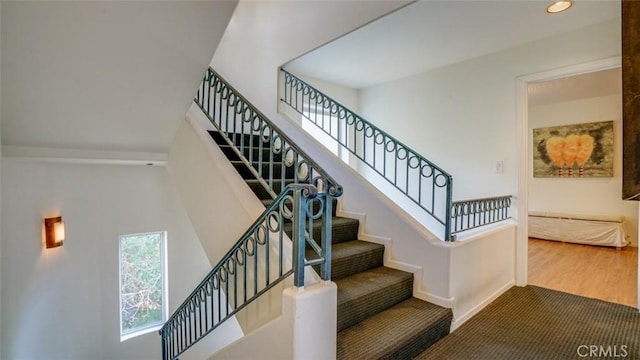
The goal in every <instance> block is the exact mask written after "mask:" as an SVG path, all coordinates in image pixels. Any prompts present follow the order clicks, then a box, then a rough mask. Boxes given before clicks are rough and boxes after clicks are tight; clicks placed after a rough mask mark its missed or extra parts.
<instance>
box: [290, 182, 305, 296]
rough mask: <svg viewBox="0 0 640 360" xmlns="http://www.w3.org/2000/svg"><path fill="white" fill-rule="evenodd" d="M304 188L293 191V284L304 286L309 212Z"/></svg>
mask: <svg viewBox="0 0 640 360" xmlns="http://www.w3.org/2000/svg"><path fill="white" fill-rule="evenodd" d="M303 191H305V190H304V189H303V188H301V187H300V188H296V189H295V191H294V192H293V219H292V221H293V232H292V234H291V235H292V236H291V237H292V239H291V241H292V242H293V285H294V286H296V287H303V286H304V250H305V244H306V239H305V225H306V214H307V209H306V208H307V206H306V205H307V197H306V196H303V194H302V193H303Z"/></svg>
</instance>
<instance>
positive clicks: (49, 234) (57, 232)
mask: <svg viewBox="0 0 640 360" xmlns="http://www.w3.org/2000/svg"><path fill="white" fill-rule="evenodd" d="M44 235H45V246H46V248H47V249H50V248H54V247H58V246H62V242H63V240H64V223H63V222H62V216H58V217H54V218H48V219H44Z"/></svg>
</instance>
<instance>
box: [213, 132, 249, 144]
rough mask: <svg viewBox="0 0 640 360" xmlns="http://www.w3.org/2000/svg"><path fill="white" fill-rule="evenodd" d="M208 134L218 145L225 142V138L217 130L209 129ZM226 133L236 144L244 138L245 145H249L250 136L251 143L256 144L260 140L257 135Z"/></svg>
mask: <svg viewBox="0 0 640 360" xmlns="http://www.w3.org/2000/svg"><path fill="white" fill-rule="evenodd" d="M209 135H210V136H211V138H212V139H213V141H215V142H216V144H218V145H222V144H227V140H226V139H225V138H224V137H223V135H222V134H221V133H220V132H219V131H218V130H209ZM226 135H227V136H228V137H229V139H231V141H232V142H233V143H234V144H236V145H240V143H241V139H242V138H244V144H245V145H249V143H250V141H251V137H253V144H255V145H256V146H257V145H258V144H259V142H260V137H259V136H258V135H249V134H234V133H227V134H226Z"/></svg>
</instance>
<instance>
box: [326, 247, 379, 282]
mask: <svg viewBox="0 0 640 360" xmlns="http://www.w3.org/2000/svg"><path fill="white" fill-rule="evenodd" d="M383 260H384V245H380V244H376V243H372V242H368V241H362V240H353V241H347V242H343V243H340V244H335V245H333V247H332V249H331V279H332V280H338V279H342V278H345V277H347V276H351V275H354V274H356V273H359V272H362V271H367V270H369V269H373V268H377V267H380V266H382V265H383ZM319 269H320V267H318V268H317V269H316V271H319Z"/></svg>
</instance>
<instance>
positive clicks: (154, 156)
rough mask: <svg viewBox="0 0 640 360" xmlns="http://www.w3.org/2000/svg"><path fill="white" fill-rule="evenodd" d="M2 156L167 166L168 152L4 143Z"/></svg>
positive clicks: (80, 162) (54, 160)
mask: <svg viewBox="0 0 640 360" xmlns="http://www.w3.org/2000/svg"><path fill="white" fill-rule="evenodd" d="M2 157H6V158H23V159H30V160H40V161H48V162H58V163H71V164H101V165H154V166H165V165H166V164H167V161H168V160H169V154H168V153H155V152H136V151H111V150H108V151H107V150H87V149H65V148H43V147H31V146H15V145H3V146H2Z"/></svg>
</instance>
